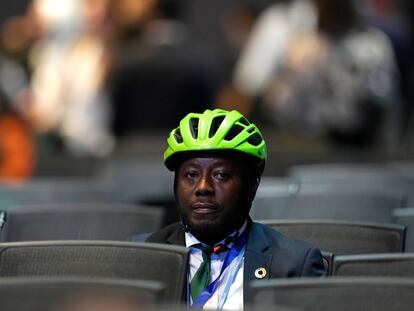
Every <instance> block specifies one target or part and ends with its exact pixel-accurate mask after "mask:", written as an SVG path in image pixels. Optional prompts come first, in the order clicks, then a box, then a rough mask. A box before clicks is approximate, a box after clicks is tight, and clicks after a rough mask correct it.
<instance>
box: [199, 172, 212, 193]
mask: <svg viewBox="0 0 414 311" xmlns="http://www.w3.org/2000/svg"><path fill="white" fill-rule="evenodd" d="M195 194H196V195H197V196H205V195H213V194H214V187H213V185H212V183H211V179H210V178H209V177H208V176H206V177H202V178H200V179H199V181H198V183H197V187H196V192H195Z"/></svg>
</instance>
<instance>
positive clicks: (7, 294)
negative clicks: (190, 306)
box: [0, 277, 164, 311]
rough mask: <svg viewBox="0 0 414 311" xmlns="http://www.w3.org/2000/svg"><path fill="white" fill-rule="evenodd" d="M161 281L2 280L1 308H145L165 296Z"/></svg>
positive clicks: (32, 310)
mask: <svg viewBox="0 0 414 311" xmlns="http://www.w3.org/2000/svg"><path fill="white" fill-rule="evenodd" d="M163 291H164V287H163V285H162V284H161V283H158V282H153V281H148V280H134V281H130V280H119V279H101V278H96V279H90V278H67V277H65V278H62V277H58V278H37V277H36V278H33V277H22V278H3V279H0V309H1V310H13V311H41V310H43V311H69V310H72V311H73V310H77V311H81V310H82V311H83V310H85V311H86V310H101V309H102V307H104V309H105V310H131V311H132V310H142V309H145V310H147V309H146V308H151V307H155V306H157V305H158V304H159V302H160V301H162V299H163Z"/></svg>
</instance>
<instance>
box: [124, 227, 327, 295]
mask: <svg viewBox="0 0 414 311" xmlns="http://www.w3.org/2000/svg"><path fill="white" fill-rule="evenodd" d="M248 230H249V235H248V239H247V245H246V253H245V259H244V276H243V277H244V285H243V292H244V300H245V301H244V302H245V303H246V302H250V301H251V298H252V297H251V293H250V292H249V287H248V286H247V284H248V283H249V282H250V281H253V280H255V279H257V278H256V277H255V271H256V270H257V269H258V268H264V269H266V271H267V274H266V276H265V277H264V278H263V279H268V278H286V277H304V276H322V275H324V274H325V268H324V265H323V260H322V255H321V252H320V251H319V249H317V248H315V247H314V246H312V245H310V244H309V243H307V242H305V241H300V240H293V239H290V238H288V237H286V236H285V235H283V234H281V233H280V232H278V231H276V230H273V229H271V228H269V227H268V226H266V225H263V224H259V223H255V222H251V224H250V225H249V227H248ZM131 240H132V241H134V240H136V239H134V238H132V239H131ZM146 241H147V242H152V243H166V244H175V245H183V246H185V235H184V231H183V230H182V226H181V224H180V223H175V224H172V225H169V226H167V227H165V228H163V229H161V230H160V231H157V232H155V233H153V234H151V235H150V236H149V237H148V238H147V240H146Z"/></svg>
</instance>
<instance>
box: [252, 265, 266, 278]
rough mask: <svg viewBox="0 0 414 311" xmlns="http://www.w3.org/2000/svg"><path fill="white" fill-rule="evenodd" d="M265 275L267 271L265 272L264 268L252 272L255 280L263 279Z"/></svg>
mask: <svg viewBox="0 0 414 311" xmlns="http://www.w3.org/2000/svg"><path fill="white" fill-rule="evenodd" d="M266 274H267V271H266V269H265V268H263V267H261V268H258V269H256V270H255V271H254V276H255V277H256V278H257V279H263V278H264V277H265V276H266Z"/></svg>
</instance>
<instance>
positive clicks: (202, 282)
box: [190, 244, 213, 301]
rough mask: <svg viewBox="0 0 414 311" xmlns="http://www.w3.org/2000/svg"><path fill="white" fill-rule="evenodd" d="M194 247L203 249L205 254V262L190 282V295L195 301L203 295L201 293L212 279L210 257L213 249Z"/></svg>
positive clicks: (201, 246) (203, 246) (202, 246)
mask: <svg viewBox="0 0 414 311" xmlns="http://www.w3.org/2000/svg"><path fill="white" fill-rule="evenodd" d="M194 247H196V248H199V249H201V251H202V253H203V262H202V263H201V265H200V267H199V268H198V270H197V272H196V273H195V274H194V276H193V278H192V280H191V282H190V293H191V298H192V299H193V301H195V300H196V299H197V297H198V296H199V295H200V294H201V292H202V291H203V290H204V289H205V288H206V287H207V286H208V284H209V279H210V270H211V266H210V265H211V264H210V256H211V253H212V251H213V249H212V248H211V247H210V246H205V245H201V244H199V245H195V246H194Z"/></svg>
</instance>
